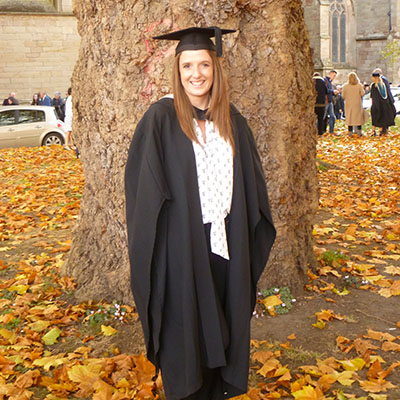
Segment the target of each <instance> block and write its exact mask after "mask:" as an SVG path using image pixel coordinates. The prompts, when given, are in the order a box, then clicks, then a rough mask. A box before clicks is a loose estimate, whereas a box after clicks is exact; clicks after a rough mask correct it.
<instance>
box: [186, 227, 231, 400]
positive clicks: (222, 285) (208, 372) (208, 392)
mask: <svg viewBox="0 0 400 400" xmlns="http://www.w3.org/2000/svg"><path fill="white" fill-rule="evenodd" d="M210 229H211V224H206V225H204V232H205V235H206V239H207V246H208V254H209V258H210V266H211V272H212V276H213V280H214V286H215V291H216V293H217V295H218V298H219V301H220V304H221V308H222V310H223V309H224V308H225V294H226V281H227V272H228V267H229V261H228V260H225V259H224V258H222V257H220V256H218V255H216V254H213V253H211V245H210ZM202 375H203V385H202V387H201V388H200V389H199V390H198V391H197V392H195V393H193V394H191V395H190V396H188V397H185V398H184V399H182V400H223V399H227V398H229V397H230V396H229V394H231V393H232V396H231V397H234V396H235V395H236V392H237V389H235V388H229V386H230V385H227V383H226V382H224V381H223V379H222V376H221V369H220V368H206V367H203V368H202Z"/></svg>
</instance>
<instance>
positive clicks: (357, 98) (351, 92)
mask: <svg viewBox="0 0 400 400" xmlns="http://www.w3.org/2000/svg"><path fill="white" fill-rule="evenodd" d="M364 94H365V91H364V88H363V85H362V84H361V82H360V80H359V79H358V76H357V74H356V73H355V72H350V73H349V75H348V82H347V83H346V84H345V85H344V87H343V99H344V100H345V106H344V107H345V111H346V125H347V126H348V130H349V136H352V135H353V127H355V128H356V132H357V135H358V136H362V125H364V124H365V123H366V122H367V120H366V119H368V112H367V111H365V110H364V109H363V106H362V97H363V96H364Z"/></svg>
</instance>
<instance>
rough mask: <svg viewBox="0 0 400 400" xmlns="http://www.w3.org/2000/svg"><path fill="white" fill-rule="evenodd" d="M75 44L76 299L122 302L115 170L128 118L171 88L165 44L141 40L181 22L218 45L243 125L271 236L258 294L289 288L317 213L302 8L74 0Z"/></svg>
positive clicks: (240, 1) (192, 0) (297, 277)
mask: <svg viewBox="0 0 400 400" xmlns="http://www.w3.org/2000/svg"><path fill="white" fill-rule="evenodd" d="M75 13H76V15H77V18H78V29H79V33H80V35H81V37H82V42H81V48H80V54H79V60H78V62H77V64H76V66H75V70H74V74H73V94H72V98H73V106H74V119H73V135H74V139H75V141H76V143H77V145H78V147H79V149H80V152H81V159H82V163H83V168H84V174H85V179H86V185H85V189H84V194H83V198H82V204H81V211H80V216H79V220H78V223H77V226H76V229H75V232H74V239H73V244H72V248H71V252H70V257H69V260H68V262H67V263H66V265H65V267H64V272H65V273H66V274H68V275H72V276H74V277H75V278H76V280H77V281H78V283H79V288H78V290H77V293H76V294H77V296H78V297H79V298H82V299H83V298H86V299H88V298H92V299H101V298H103V299H107V300H114V299H115V300H122V301H124V302H128V303H131V302H132V295H131V291H130V284H129V263H128V256H127V236H126V229H125V204H124V200H125V198H124V182H123V177H124V166H125V162H126V158H127V153H128V147H129V144H130V141H131V139H132V135H133V132H134V128H135V126H136V124H137V122H138V120H139V119H140V118H141V117H142V115H143V113H144V112H145V111H146V109H147V108H148V107H149V105H150V104H151V103H153V102H154V101H156V100H157V99H159V98H160V97H161V96H163V95H165V94H167V93H169V92H170V76H171V70H172V63H173V54H174V47H173V46H172V47H171V44H170V43H168V42H164V43H163V42H155V41H153V40H152V39H151V37H152V36H155V35H158V34H161V33H164V32H168V31H171V30H175V29H180V28H184V27H188V26H192V25H202V26H205V25H208V26H212V25H218V26H221V27H224V28H236V29H238V32H236V33H235V34H232V35H227V37H226V39H225V45H224V47H225V50H224V54H225V59H226V66H227V68H228V70H229V73H230V77H231V79H230V82H231V87H232V102H233V103H234V104H235V105H236V106H237V107H238V108H239V110H240V111H241V112H242V113H243V114H244V115H245V116H246V117H247V118H248V120H249V123H250V126H251V127H252V129H253V132H254V134H255V136H256V139H257V143H258V145H259V151H260V154H261V157H262V160H263V165H264V167H265V171H266V176H267V183H268V190H269V195H270V201H271V205H272V211H273V217H274V221H275V224H276V227H277V230H278V239H277V242H276V244H275V246H274V249H273V252H272V256H271V260H270V262H269V267H268V268H267V270H266V272H265V273H264V275H263V277H262V286H264V287H266V286H271V285H272V284H274V285H279V286H282V285H289V286H290V287H291V288H292V290H294V291H296V290H297V289H299V288H300V287H302V284H303V276H304V271H305V269H306V267H307V265H309V264H312V263H313V260H314V258H313V249H312V236H311V232H312V228H311V223H312V218H313V215H314V213H315V211H316V208H317V175H316V167H315V142H316V132H315V127H314V120H315V118H314V114H313V103H314V92H313V86H312V81H311V75H312V62H311V53H310V48H309V43H308V34H307V32H306V28H305V24H304V20H303V11H302V7H301V0H291V1H289V0H286V1H282V0H264V1H263V0H254V1H250V2H249V1H245V0H237V1H236V3H235V2H232V1H227V0H221V1H218V2H209V1H198V0H159V1H157V2H156V1H149V0H137V1H123V0H119V1H116V0H101V1H100V0H97V1H95V0H92V1H90V2H88V1H85V0H76V4H75Z"/></svg>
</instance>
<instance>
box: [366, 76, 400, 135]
mask: <svg viewBox="0 0 400 400" xmlns="http://www.w3.org/2000/svg"><path fill="white" fill-rule="evenodd" d="M389 90H390V88H389V87H388V85H387V84H386V83H385V82H384V81H383V80H382V78H381V76H380V73H379V72H373V73H372V85H371V100H372V106H371V116H372V125H373V126H376V127H378V128H380V130H379V131H380V135H386V134H387V130H388V127H389V126H392V125H395V121H394V119H395V117H396V108H395V107H394V105H393V103H392V102H391V100H390V97H389V95H388V93H389Z"/></svg>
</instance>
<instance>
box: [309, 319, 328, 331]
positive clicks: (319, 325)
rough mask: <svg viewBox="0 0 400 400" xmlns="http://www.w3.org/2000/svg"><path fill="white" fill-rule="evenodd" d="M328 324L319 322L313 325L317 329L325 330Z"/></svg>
mask: <svg viewBox="0 0 400 400" xmlns="http://www.w3.org/2000/svg"><path fill="white" fill-rule="evenodd" d="M325 325H326V323H325V322H324V321H321V320H318V321H317V322H316V323H315V324H312V326H314V327H315V328H318V329H324V328H325Z"/></svg>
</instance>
